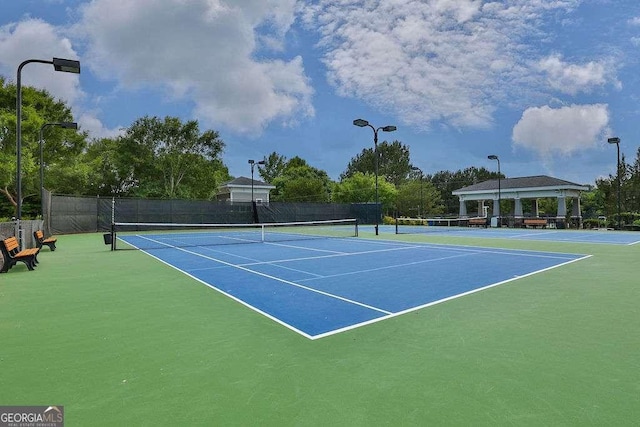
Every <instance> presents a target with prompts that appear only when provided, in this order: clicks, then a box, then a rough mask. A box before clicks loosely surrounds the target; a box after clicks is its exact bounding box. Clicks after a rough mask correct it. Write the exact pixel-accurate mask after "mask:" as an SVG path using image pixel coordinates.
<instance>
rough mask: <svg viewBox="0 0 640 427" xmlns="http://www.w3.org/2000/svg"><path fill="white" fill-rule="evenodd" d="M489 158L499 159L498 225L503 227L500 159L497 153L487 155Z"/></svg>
mask: <svg viewBox="0 0 640 427" xmlns="http://www.w3.org/2000/svg"><path fill="white" fill-rule="evenodd" d="M487 159H489V160H497V161H498V227H502V221H501V220H500V203H501V202H502V194H501V191H500V190H501V189H500V180H501V174H500V159H499V158H498V156H496V155H495V154H491V155H490V156H487ZM494 213H495V212H494Z"/></svg>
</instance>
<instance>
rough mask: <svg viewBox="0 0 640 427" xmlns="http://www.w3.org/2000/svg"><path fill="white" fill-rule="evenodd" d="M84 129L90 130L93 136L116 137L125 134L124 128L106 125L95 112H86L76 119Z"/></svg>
mask: <svg viewBox="0 0 640 427" xmlns="http://www.w3.org/2000/svg"><path fill="white" fill-rule="evenodd" d="M76 120H77V121H78V124H79V126H80V129H81V130H82V131H86V132H88V134H89V136H90V137H92V138H98V139H99V138H115V137H117V136H120V135H123V134H124V129H123V128H121V127H117V128H115V129H109V128H107V127H105V126H104V124H103V123H102V121H100V119H99V118H98V117H97V116H96V115H95V114H93V113H91V112H85V113H83V114H81V115H80V117H79V118H77V119H76Z"/></svg>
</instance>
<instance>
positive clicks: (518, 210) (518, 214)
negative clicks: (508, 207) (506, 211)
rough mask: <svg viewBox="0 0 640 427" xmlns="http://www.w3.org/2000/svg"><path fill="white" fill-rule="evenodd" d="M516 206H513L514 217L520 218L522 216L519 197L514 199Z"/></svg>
mask: <svg viewBox="0 0 640 427" xmlns="http://www.w3.org/2000/svg"><path fill="white" fill-rule="evenodd" d="M515 202H516V205H515V211H514V215H515V216H516V217H519V216H520V217H521V216H523V215H522V199H520V198H519V197H517V198H516V199H515Z"/></svg>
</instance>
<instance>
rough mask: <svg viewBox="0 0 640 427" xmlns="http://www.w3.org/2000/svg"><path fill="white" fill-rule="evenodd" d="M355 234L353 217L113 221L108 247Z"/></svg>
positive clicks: (149, 247)
mask: <svg viewBox="0 0 640 427" xmlns="http://www.w3.org/2000/svg"><path fill="white" fill-rule="evenodd" d="M357 236H358V223H357V220H355V219H340V220H330V221H306V222H287V223H263V224H170V223H126V222H116V223H114V224H113V226H112V232H111V240H112V245H111V249H112V250H116V249H142V250H147V249H162V248H176V247H194V246H217V245H229V244H246V243H263V242H285V241H294V240H308V239H322V238H335V237H338V238H347V237H357Z"/></svg>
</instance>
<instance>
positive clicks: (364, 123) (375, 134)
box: [353, 119, 397, 236]
mask: <svg viewBox="0 0 640 427" xmlns="http://www.w3.org/2000/svg"><path fill="white" fill-rule="evenodd" d="M353 124H354V125H356V126H358V127H361V128H363V127H367V126H369V127H370V128H371V129H373V146H374V148H375V156H376V236H377V235H378V228H379V223H380V211H379V209H380V202H379V200H378V158H379V157H380V156H379V154H378V131H380V130H382V131H383V132H393V131H395V130H396V129H397V128H396V127H395V126H382V127H379V128H376V127H375V126H372V125H371V124H370V123H369V122H368V121H366V120H364V119H356V120H354V121H353Z"/></svg>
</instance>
